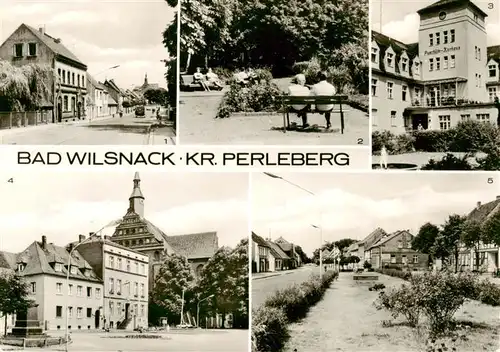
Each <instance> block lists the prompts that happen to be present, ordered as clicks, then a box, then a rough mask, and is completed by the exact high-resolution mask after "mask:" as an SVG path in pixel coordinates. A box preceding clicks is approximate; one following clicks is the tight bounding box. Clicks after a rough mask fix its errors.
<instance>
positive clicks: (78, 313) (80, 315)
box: [76, 307, 83, 319]
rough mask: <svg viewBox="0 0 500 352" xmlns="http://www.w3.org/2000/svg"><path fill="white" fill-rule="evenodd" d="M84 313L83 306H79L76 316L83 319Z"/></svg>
mask: <svg viewBox="0 0 500 352" xmlns="http://www.w3.org/2000/svg"><path fill="white" fill-rule="evenodd" d="M82 313H83V308H82V307H78V308H76V317H77V318H78V319H81V318H82Z"/></svg>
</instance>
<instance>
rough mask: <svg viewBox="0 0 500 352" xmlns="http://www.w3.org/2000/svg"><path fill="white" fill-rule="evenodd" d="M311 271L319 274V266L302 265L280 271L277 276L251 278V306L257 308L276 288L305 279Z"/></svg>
mask: <svg viewBox="0 0 500 352" xmlns="http://www.w3.org/2000/svg"><path fill="white" fill-rule="evenodd" d="M312 273H317V274H319V267H317V266H303V267H300V268H299V269H295V270H285V271H281V272H279V274H280V275H277V276H269V277H258V278H255V279H254V278H252V308H254V309H255V308H258V307H259V306H260V305H261V304H262V303H264V301H265V300H266V298H267V297H268V296H269V295H270V294H272V293H273V292H275V291H276V290H279V289H283V288H286V287H288V286H290V285H292V284H293V283H298V284H300V283H301V282H304V281H306V280H307V279H308V278H309V277H310V276H311V274H312Z"/></svg>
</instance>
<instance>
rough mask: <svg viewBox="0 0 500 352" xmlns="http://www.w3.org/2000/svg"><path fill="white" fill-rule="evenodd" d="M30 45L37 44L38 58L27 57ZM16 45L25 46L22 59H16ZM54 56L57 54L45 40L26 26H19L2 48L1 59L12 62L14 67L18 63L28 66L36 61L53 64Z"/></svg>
mask: <svg viewBox="0 0 500 352" xmlns="http://www.w3.org/2000/svg"><path fill="white" fill-rule="evenodd" d="M29 43H36V44H37V56H36V57H27V53H28V44H29ZM15 44H23V45H24V47H23V52H24V54H23V57H22V58H14V45H15ZM54 56H55V53H54V52H53V50H51V48H49V47H48V46H47V45H46V43H45V42H44V41H43V40H41V39H40V38H39V37H38V36H37V35H35V34H34V33H33V31H32V30H31V29H29V28H28V27H27V26H25V25H21V26H19V27H18V28H17V29H16V30H15V31H14V32H13V33H12V34H11V35H10V36H9V37H8V38H7V39H6V40H5V41H4V42H3V43H2V45H1V46H0V57H1V58H2V59H5V60H7V61H10V62H12V63H13V64H14V65H15V64H16V63H19V64H27V63H31V62H34V61H35V60H36V61H37V62H38V61H42V62H45V63H47V64H52V60H53V59H54Z"/></svg>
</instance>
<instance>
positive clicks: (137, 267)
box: [134, 262, 139, 274]
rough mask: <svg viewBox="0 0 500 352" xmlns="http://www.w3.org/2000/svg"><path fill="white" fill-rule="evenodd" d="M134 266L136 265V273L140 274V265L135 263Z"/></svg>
mask: <svg viewBox="0 0 500 352" xmlns="http://www.w3.org/2000/svg"><path fill="white" fill-rule="evenodd" d="M134 265H135V272H136V273H137V274H139V263H137V262H134Z"/></svg>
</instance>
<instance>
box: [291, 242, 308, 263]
mask: <svg viewBox="0 0 500 352" xmlns="http://www.w3.org/2000/svg"><path fill="white" fill-rule="evenodd" d="M295 252H296V253H297V254H298V255H299V256H300V260H301V261H302V263H304V264H307V263H309V262H310V259H309V258H308V257H307V254H305V253H304V251H303V250H302V247H300V246H295Z"/></svg>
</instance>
